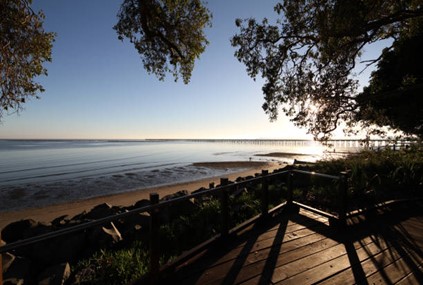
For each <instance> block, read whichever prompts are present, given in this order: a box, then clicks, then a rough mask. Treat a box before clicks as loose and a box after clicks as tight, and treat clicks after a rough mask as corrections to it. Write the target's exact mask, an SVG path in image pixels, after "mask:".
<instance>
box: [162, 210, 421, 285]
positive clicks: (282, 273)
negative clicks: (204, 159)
mask: <svg viewBox="0 0 423 285" xmlns="http://www.w3.org/2000/svg"><path fill="white" fill-rule="evenodd" d="M422 264H423V207H422V206H421V204H417V205H414V206H412V207H407V206H405V207H403V208H398V207H396V208H393V209H387V210H386V211H385V212H383V213H381V212H378V215H377V216H372V217H370V218H369V217H365V218H355V219H354V220H351V221H350V222H349V225H348V227H346V228H334V227H330V226H329V225H328V222H327V220H326V219H325V218H323V217H321V216H319V215H317V214H315V213H311V212H308V211H305V210H301V211H300V213H299V214H281V215H280V216H277V217H275V218H274V219H273V220H271V221H269V222H268V223H264V224H263V223H260V224H257V225H254V226H253V227H252V228H250V229H248V230H246V231H244V232H243V233H242V234H240V235H239V236H236V237H234V238H232V239H231V240H229V241H227V242H224V243H223V242H221V243H218V244H216V245H214V246H212V247H211V248H210V249H209V250H208V251H207V252H205V253H204V254H203V255H202V256H201V257H199V258H197V259H195V260H194V261H193V262H188V263H187V264H184V265H183V266H179V267H178V268H177V269H176V270H175V271H174V272H172V274H170V275H168V276H167V277H165V278H163V279H162V284H201V285H203V284H205V285H206V284H209V285H211V284H243V285H265V284H279V285H282V284H401V285H404V284H423V268H422Z"/></svg>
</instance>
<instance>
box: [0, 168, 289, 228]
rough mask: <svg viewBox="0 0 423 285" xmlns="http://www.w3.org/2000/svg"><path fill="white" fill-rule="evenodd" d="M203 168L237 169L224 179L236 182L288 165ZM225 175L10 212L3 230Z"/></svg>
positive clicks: (3, 217)
mask: <svg viewBox="0 0 423 285" xmlns="http://www.w3.org/2000/svg"><path fill="white" fill-rule="evenodd" d="M202 164H203V166H207V167H211V168H212V167H217V168H230V169H234V172H230V173H227V174H226V175H224V177H226V178H228V179H229V180H235V179H236V178H237V177H246V176H249V175H254V174H255V173H260V172H261V171H262V170H269V172H271V171H273V170H275V169H279V168H282V167H283V166H285V165H286V164H283V163H281V162H254V161H252V162H250V163H249V162H245V161H243V162H223V163H217V162H204V163H202ZM222 177H223V176H215V177H209V178H202V179H199V180H194V181H188V182H180V183H175V184H168V185H162V186H153V187H149V188H145V189H140V190H134V191H130V192H124V193H118V194H111V195H105V196H97V197H93V198H87V199H83V200H78V201H70V202H66V203H60V204H55V205H49V206H45V207H42V208H27V209H21V210H16V211H6V212H1V213H0V229H3V228H4V227H5V226H6V225H8V224H10V223H12V222H15V221H19V220H22V219H33V220H35V221H38V222H43V223H49V222H51V221H52V220H53V219H55V218H57V217H60V216H64V215H67V216H69V217H70V218H71V217H73V216H75V215H77V214H80V213H82V212H83V211H89V210H90V209H92V208H93V207H95V206H97V205H99V204H102V203H108V204H110V205H112V206H130V205H133V204H135V203H136V202H137V201H139V200H142V199H149V195H150V193H157V194H159V195H160V197H164V196H166V195H170V194H173V193H175V192H178V191H181V190H187V191H188V192H192V191H195V190H198V189H200V188H201V187H206V188H207V187H208V186H209V183H212V182H213V183H215V184H216V185H217V184H219V182H220V178H222Z"/></svg>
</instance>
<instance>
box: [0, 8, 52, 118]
mask: <svg viewBox="0 0 423 285" xmlns="http://www.w3.org/2000/svg"><path fill="white" fill-rule="evenodd" d="M31 2H32V1H31V0H2V1H0V74H1V77H0V80H1V83H0V119H1V117H2V116H3V113H4V112H5V111H12V110H16V111H19V110H20V109H21V108H22V104H23V103H25V101H26V100H27V98H30V97H37V95H36V94H37V93H38V92H43V91H44V88H43V87H42V86H41V84H39V83H37V82H35V78H36V77H37V76H40V75H47V70H46V69H45V67H43V63H44V62H45V61H51V48H52V42H53V41H54V33H47V32H45V31H44V29H43V20H44V14H43V13H42V12H38V13H35V12H34V11H33V10H32V9H31V7H30V5H31Z"/></svg>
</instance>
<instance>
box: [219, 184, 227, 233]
mask: <svg viewBox="0 0 423 285" xmlns="http://www.w3.org/2000/svg"><path fill="white" fill-rule="evenodd" d="M228 184H229V179H228V178H221V179H220V186H227V185H228ZM220 207H221V209H222V230H221V236H222V238H226V237H227V236H228V235H229V191H228V188H227V187H224V188H223V189H222V191H221V195H220Z"/></svg>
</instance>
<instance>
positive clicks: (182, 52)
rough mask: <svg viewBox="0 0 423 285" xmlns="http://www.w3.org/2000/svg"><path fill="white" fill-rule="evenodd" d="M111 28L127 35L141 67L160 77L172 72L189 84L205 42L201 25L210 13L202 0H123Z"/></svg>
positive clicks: (207, 21)
mask: <svg viewBox="0 0 423 285" xmlns="http://www.w3.org/2000/svg"><path fill="white" fill-rule="evenodd" d="M118 19H119V21H118V23H117V24H116V25H115V27H114V29H115V30H116V32H117V33H118V36H119V39H120V40H123V39H124V38H128V39H129V40H130V41H131V43H133V44H134V46H135V48H136V49H137V51H138V53H139V54H140V56H141V59H142V62H143V64H144V68H145V69H146V70H147V71H148V72H149V73H153V74H155V75H156V76H157V77H158V78H159V79H160V80H163V79H164V78H165V76H166V73H168V72H171V73H172V74H173V76H174V77H175V81H176V80H177V79H178V75H179V74H180V75H181V76H182V79H183V81H184V83H186V84H187V83H188V82H189V80H190V78H191V72H192V70H193V68H194V61H195V60H196V59H197V58H198V57H199V56H200V54H202V53H203V52H204V50H205V47H206V45H207V44H208V41H207V39H206V37H205V35H204V28H205V27H206V26H210V23H211V22H210V20H211V14H210V12H209V11H208V10H207V8H206V7H205V6H204V5H203V3H202V2H201V0H178V1H175V0H163V1H161V0H124V2H123V3H122V6H121V8H120V11H119V14H118Z"/></svg>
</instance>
